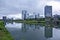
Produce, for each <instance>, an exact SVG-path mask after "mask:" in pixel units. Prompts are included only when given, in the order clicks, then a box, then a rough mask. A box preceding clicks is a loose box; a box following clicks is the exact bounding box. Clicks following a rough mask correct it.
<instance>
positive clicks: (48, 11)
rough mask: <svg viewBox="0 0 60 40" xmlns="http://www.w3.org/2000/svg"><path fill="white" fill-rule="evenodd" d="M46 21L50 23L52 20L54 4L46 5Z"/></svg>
mask: <svg viewBox="0 0 60 40" xmlns="http://www.w3.org/2000/svg"><path fill="white" fill-rule="evenodd" d="M44 13H45V22H46V24H47V25H50V24H51V23H52V22H51V21H52V20H51V19H52V6H45V10H44Z"/></svg>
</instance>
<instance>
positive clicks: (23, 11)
mask: <svg viewBox="0 0 60 40" xmlns="http://www.w3.org/2000/svg"><path fill="white" fill-rule="evenodd" d="M26 13H27V11H26V10H22V19H23V20H25V19H26Z"/></svg>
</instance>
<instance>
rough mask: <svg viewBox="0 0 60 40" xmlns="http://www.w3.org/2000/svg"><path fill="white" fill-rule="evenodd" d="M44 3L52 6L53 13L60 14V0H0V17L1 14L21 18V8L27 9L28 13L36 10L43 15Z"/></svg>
mask: <svg viewBox="0 0 60 40" xmlns="http://www.w3.org/2000/svg"><path fill="white" fill-rule="evenodd" d="M46 5H50V6H52V7H53V15H54V14H59V15H60V0H0V18H1V17H2V16H8V17H16V18H19V17H20V18H22V17H21V14H22V13H21V11H22V10H27V11H28V12H29V13H30V14H31V13H33V12H38V13H40V14H41V15H44V7H45V6H46ZM14 15H15V16H14Z"/></svg>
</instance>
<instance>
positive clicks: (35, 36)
mask: <svg viewBox="0 0 60 40" xmlns="http://www.w3.org/2000/svg"><path fill="white" fill-rule="evenodd" d="M5 27H6V29H7V30H8V31H9V32H10V34H11V36H12V37H13V38H14V40H60V27H59V26H57V27H48V26H42V25H40V24H25V23H15V22H14V23H6V25H5Z"/></svg>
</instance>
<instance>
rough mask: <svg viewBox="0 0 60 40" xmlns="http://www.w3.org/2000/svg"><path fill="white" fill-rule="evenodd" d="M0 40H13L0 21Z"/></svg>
mask: <svg viewBox="0 0 60 40" xmlns="http://www.w3.org/2000/svg"><path fill="white" fill-rule="evenodd" d="M0 40H13V38H12V36H11V35H10V33H9V32H8V31H7V30H6V28H5V26H4V23H3V21H0Z"/></svg>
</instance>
